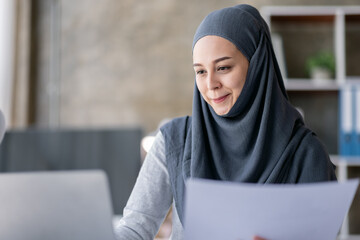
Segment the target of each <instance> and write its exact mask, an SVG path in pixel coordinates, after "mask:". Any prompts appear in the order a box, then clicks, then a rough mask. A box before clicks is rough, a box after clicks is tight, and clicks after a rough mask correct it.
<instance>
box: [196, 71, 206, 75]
mask: <svg viewBox="0 0 360 240" xmlns="http://www.w3.org/2000/svg"><path fill="white" fill-rule="evenodd" d="M195 72H196V75H202V74H204V73H205V71H204V70H197V71H195Z"/></svg>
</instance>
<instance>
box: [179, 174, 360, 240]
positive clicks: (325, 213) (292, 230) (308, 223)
mask: <svg viewBox="0 0 360 240" xmlns="http://www.w3.org/2000/svg"><path fill="white" fill-rule="evenodd" d="M358 184H359V180H358V179H354V180H349V181H346V182H342V183H337V182H326V183H312V184H297V185H294V184H266V185H260V184H247V183H243V184H241V183H230V182H223V181H213V180H200V179H193V180H189V181H188V182H187V185H186V186H187V191H186V201H185V220H184V221H185V239H187V240H192V239H196V240H197V239H207V240H212V239H214V240H215V239H216V240H218V239H226V240H251V239H252V238H253V236H254V235H259V236H262V237H264V238H266V239H269V240H289V239H291V240H304V239H317V240H318V239H322V240H335V239H336V237H337V234H338V232H339V230H340V227H341V224H342V222H343V220H344V217H345V215H346V213H347V211H348V210H349V208H350V205H351V203H352V200H353V198H354V195H355V192H356V189H357V187H358Z"/></svg>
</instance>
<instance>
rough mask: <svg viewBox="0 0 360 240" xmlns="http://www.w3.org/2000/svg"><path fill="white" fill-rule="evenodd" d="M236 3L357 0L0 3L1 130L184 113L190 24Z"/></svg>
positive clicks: (142, 120)
mask: <svg viewBox="0 0 360 240" xmlns="http://www.w3.org/2000/svg"><path fill="white" fill-rule="evenodd" d="M239 3H251V4H252V5H254V6H255V7H257V8H259V9H260V8H261V7H263V6H265V5H266V6H269V5H325V6H326V5H356V4H359V1H358V0H348V1H341V0H338V1H335V0H332V1H329V0H296V1H285V0H254V1H251V2H249V1H219V0H217V1H215V0H206V1H205V0H201V1H189V0H184V1H175V0H153V1H147V0H137V1H131V0H104V1H96V0H77V1H70V0H33V1H30V0H2V1H1V5H2V6H1V7H0V9H1V10H0V11H1V15H0V16H1V29H0V31H1V33H0V34H1V35H0V36H1V37H0V38H1V46H0V47H1V57H0V58H1V59H0V69H1V71H0V74H1V76H0V86H1V88H0V107H1V109H2V110H3V112H4V113H5V116H6V119H7V126H8V128H10V129H14V128H28V127H36V128H64V127H71V128H74V127H75V128H104V127H110V128H113V127H119V126H120V127H123V126H126V127H128V126H140V127H142V128H143V129H144V132H145V133H148V132H151V131H154V130H155V129H156V128H157V126H158V124H159V122H160V121H161V120H162V119H164V118H172V117H176V116H182V115H186V114H191V104H192V94H193V86H194V74H193V69H192V57H191V44H192V37H193V34H194V32H195V29H196V27H197V26H198V24H199V23H200V22H201V20H202V19H203V17H204V16H206V15H207V14H208V13H209V12H210V11H212V10H215V9H218V8H223V7H227V6H233V5H236V4H239ZM308 45H310V44H308ZM309 47H311V46H309Z"/></svg>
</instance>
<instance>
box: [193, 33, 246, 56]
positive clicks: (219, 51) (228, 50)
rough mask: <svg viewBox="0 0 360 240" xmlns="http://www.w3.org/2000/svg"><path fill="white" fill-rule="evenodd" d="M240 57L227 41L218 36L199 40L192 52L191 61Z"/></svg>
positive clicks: (233, 46)
mask: <svg viewBox="0 0 360 240" xmlns="http://www.w3.org/2000/svg"><path fill="white" fill-rule="evenodd" d="M239 54H240V55H242V54H241V52H240V51H239V50H238V49H237V48H236V46H235V45H234V44H233V43H232V42H230V41H229V40H227V39H225V38H222V37H219V36H212V35H210V36H205V37H203V38H201V39H199V40H198V41H197V42H196V44H195V46H194V50H193V61H194V62H198V61H205V60H211V59H213V58H214V59H216V58H219V57H224V56H229V57H235V56H237V55H239Z"/></svg>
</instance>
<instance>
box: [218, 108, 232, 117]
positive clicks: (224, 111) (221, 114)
mask: <svg viewBox="0 0 360 240" xmlns="http://www.w3.org/2000/svg"><path fill="white" fill-rule="evenodd" d="M214 111H215V113H216V114H217V115H219V116H223V115H226V114H227V113H228V112H229V110H223V109H218V110H215V109H214Z"/></svg>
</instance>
